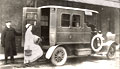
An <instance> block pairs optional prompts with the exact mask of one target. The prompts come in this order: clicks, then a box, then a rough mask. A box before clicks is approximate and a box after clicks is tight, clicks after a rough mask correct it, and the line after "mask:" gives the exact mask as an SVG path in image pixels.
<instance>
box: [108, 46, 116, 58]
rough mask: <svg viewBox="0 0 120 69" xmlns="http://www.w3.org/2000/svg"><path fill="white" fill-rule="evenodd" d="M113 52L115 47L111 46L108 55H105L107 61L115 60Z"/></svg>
mask: <svg viewBox="0 0 120 69" xmlns="http://www.w3.org/2000/svg"><path fill="white" fill-rule="evenodd" d="M115 52H116V49H115V46H111V47H110V49H109V51H108V53H107V55H106V56H107V58H108V59H113V58H115Z"/></svg>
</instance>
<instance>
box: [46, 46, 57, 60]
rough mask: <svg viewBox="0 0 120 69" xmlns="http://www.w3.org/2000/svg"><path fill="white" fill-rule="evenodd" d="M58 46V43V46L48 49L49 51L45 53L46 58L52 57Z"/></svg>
mask: <svg viewBox="0 0 120 69" xmlns="http://www.w3.org/2000/svg"><path fill="white" fill-rule="evenodd" d="M57 47H58V45H56V46H51V47H50V48H49V49H48V51H47V53H46V55H45V57H46V59H50V57H51V56H52V54H53V52H54V50H55V49H56V48H57Z"/></svg>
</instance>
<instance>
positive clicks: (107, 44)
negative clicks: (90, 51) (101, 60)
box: [100, 40, 117, 54]
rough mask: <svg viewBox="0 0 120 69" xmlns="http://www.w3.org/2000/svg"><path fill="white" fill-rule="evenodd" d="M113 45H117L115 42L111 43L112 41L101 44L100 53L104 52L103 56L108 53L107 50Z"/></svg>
mask: <svg viewBox="0 0 120 69" xmlns="http://www.w3.org/2000/svg"><path fill="white" fill-rule="evenodd" d="M114 44H115V45H117V43H116V42H115V41H112V40H110V41H107V42H105V43H103V45H102V47H103V48H102V50H101V51H100V52H104V54H107V52H108V51H109V48H110V47H111V46H113V45H114Z"/></svg>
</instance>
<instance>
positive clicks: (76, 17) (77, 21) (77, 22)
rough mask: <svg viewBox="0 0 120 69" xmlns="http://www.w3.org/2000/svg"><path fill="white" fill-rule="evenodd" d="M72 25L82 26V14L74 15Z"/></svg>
mask: <svg viewBox="0 0 120 69" xmlns="http://www.w3.org/2000/svg"><path fill="white" fill-rule="evenodd" d="M72 27H80V15H73V16H72Z"/></svg>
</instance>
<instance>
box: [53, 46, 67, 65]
mask: <svg viewBox="0 0 120 69" xmlns="http://www.w3.org/2000/svg"><path fill="white" fill-rule="evenodd" d="M66 60H67V52H66V50H65V48H64V47H57V48H56V49H55V51H54V52H53V54H52V57H51V62H52V63H53V64H54V65H63V64H65V62H66Z"/></svg>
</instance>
